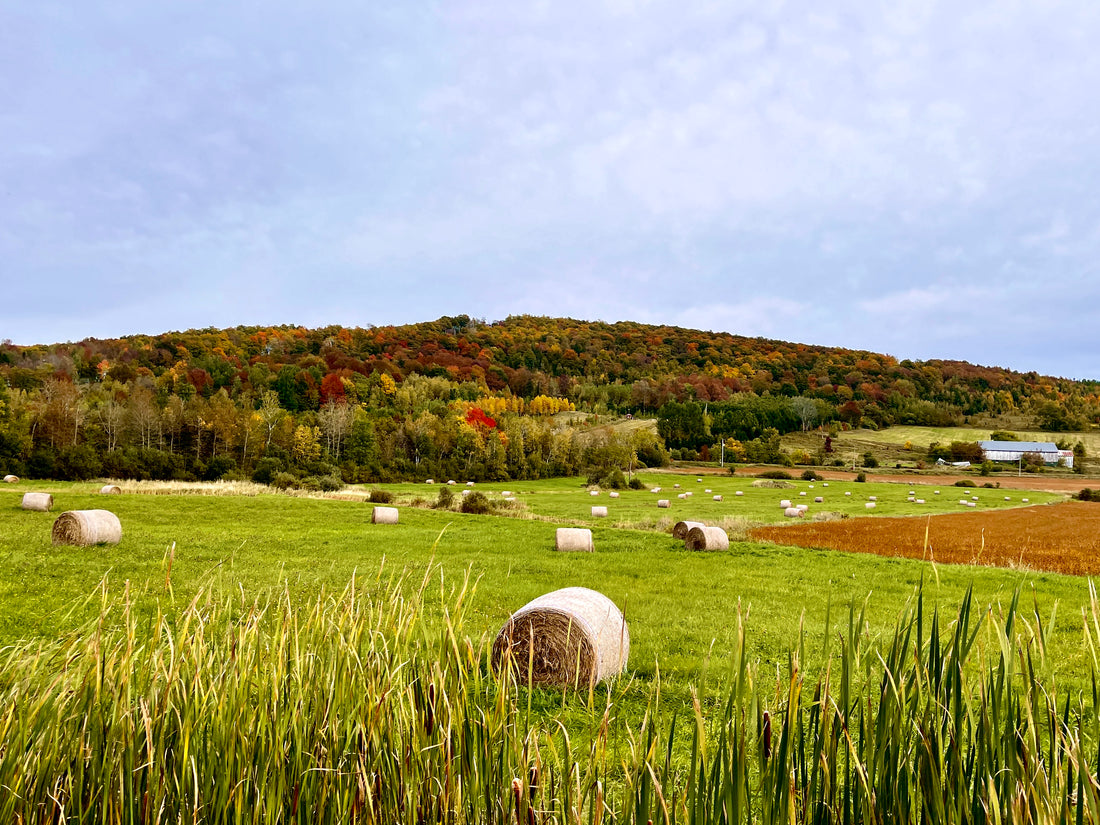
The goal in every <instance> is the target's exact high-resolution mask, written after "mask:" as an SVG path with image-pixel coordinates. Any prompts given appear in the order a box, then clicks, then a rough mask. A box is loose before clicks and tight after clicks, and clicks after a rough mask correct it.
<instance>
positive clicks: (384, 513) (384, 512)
mask: <svg viewBox="0 0 1100 825" xmlns="http://www.w3.org/2000/svg"><path fill="white" fill-rule="evenodd" d="M399 518H400V516H399V514H398V511H397V508H396V507H375V508H374V509H373V510H371V514H370V523H371V524H397V522H398V519H399Z"/></svg>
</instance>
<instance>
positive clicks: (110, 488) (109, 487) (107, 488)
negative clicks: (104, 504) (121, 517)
mask: <svg viewBox="0 0 1100 825" xmlns="http://www.w3.org/2000/svg"><path fill="white" fill-rule="evenodd" d="M121 493H122V488H121V487H119V486H118V485H117V484H104V485H103V486H102V487H100V488H99V494H100V495H101V496H117V495H120V494H121Z"/></svg>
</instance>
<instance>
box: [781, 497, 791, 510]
mask: <svg viewBox="0 0 1100 825" xmlns="http://www.w3.org/2000/svg"><path fill="white" fill-rule="evenodd" d="M790 506H791V500H790V499H789V498H785V499H783V500H782V501H780V502H779V509H780V510H786V509H787V508H788V507H790Z"/></svg>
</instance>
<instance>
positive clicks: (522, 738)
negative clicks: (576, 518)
mask: <svg viewBox="0 0 1100 825" xmlns="http://www.w3.org/2000/svg"><path fill="white" fill-rule="evenodd" d="M431 575H434V574H431ZM434 581H435V579H434V578H430V577H425V579H424V580H423V581H422V582H420V584H419V587H412V588H410V587H407V586H406V585H407V583H406V582H404V581H402V580H400V578H399V577H398V578H389V579H387V578H384V576H383V574H382V573H381V572H380V573H379V575H378V577H376V578H374V579H372V580H370V581H367V582H363V581H353V582H352V583H351V584H349V585H348V587H347V588H346V589H345V590H344V591H343V592H342V593H340V594H339V595H332V596H321V597H319V598H317V599H316V600H315V601H313V602H311V603H310V604H308V605H304V606H299V605H296V604H294V603H293V600H292V598H291V596H290V595H289V593H287V592H286V591H283V592H281V593H279V594H276V595H273V596H271V597H270V598H268V599H266V600H263V601H251V602H250V601H248V600H247V599H245V598H244V595H243V593H240V594H238V595H237V596H236V597H234V598H221V599H218V598H214V597H213V596H210V595H202V596H200V597H198V598H196V599H195V600H193V601H192V602H191V603H190V604H189V605H188V606H187V607H186V608H185V609H183V610H179V611H176V610H174V609H172V608H171V606H170V603H169V600H168V599H166V606H165V608H164V611H163V612H161V613H160V614H159V615H157V616H156V617H155V618H154V619H152V620H149V619H139V618H137V616H136V614H135V613H134V612H132V611H130V609H129V604H130V599H129V594H128V593H123V594H121V595H120V596H118V597H117V598H116V597H114V596H112V595H111V594H110V593H109V592H108V590H107V588H106V587H105V586H104V587H103V588H102V589H101V591H100V592H99V593H98V595H97V598H99V599H100V610H99V616H98V618H97V619H96V620H95V621H94V622H92V623H91V624H89V625H88V626H86V627H84V628H83V629H82V630H81V631H80V632H78V633H75V634H73V635H71V636H70V637H67V638H65V639H61V640H59V641H57V642H54V643H45V644H43V643H35V644H29V645H23V646H20V647H17V648H8V649H6V650H5V651H3V656H2V661H0V694H2V705H0V821H2V822H21V823H43V822H49V823H53V822H80V823H112V824H113V823H178V822H183V823H198V822H203V823H250V822H255V823H259V822H264V823H282V822H285V823H298V822H300V823H307V822H309V823H314V822H317V823H329V822H332V823H336V822H340V823H344V822H370V823H374V822H378V823H425V822H432V823H434V822H445V823H501V824H502V825H503V823H515V825H530V824H531V823H572V824H575V825H581V823H585V824H586V825H593V823H605V822H606V823H639V824H640V823H647V822H649V821H652V822H658V823H719V822H723V823H742V822H743V823H750V822H761V823H778V822H784V823H789V822H800V823H801V822H804V823H834V822H835V823H845V825H847V824H848V823H865V822H866V823H878V822H899V823H910V822H911V823H918V822H919V823H971V822H1009V821H1012V822H1092V821H1097V820H1098V819H1100V784H1098V783H1097V776H1096V774H1097V766H1098V764H1100V752H1098V750H1097V747H1098V742H1100V735H1098V733H1100V731H1098V728H1097V726H1098V724H1100V723H1098V720H1097V714H1096V708H1097V705H1098V702H1100V695H1098V691H1100V687H1098V686H1097V680H1096V673H1097V669H1098V664H1100V662H1098V656H1100V604H1098V601H1097V598H1096V594H1095V591H1093V592H1092V603H1091V609H1090V610H1087V611H1086V612H1085V615H1084V616H1083V619H1084V631H1083V632H1084V642H1085V644H1086V645H1087V647H1088V649H1089V650H1090V651H1091V654H1092V655H1091V660H1092V663H1091V670H1092V680H1091V684H1092V687H1091V690H1090V691H1087V692H1085V693H1082V694H1080V695H1077V696H1071V695H1068V694H1064V693H1062V692H1061V691H1060V690H1059V689H1058V686H1057V685H1056V684H1055V681H1054V678H1053V676H1052V675H1051V674H1052V669H1051V667H1050V664H1051V663H1050V662H1049V661H1048V658H1047V638H1048V634H1049V632H1050V628H1051V627H1052V625H1053V617H1048V618H1047V619H1043V618H1042V617H1041V616H1040V615H1039V614H1038V612H1037V610H1033V611H1031V613H1030V614H1028V613H1027V611H1025V610H1023V609H1022V608H1021V607H1020V604H1019V601H1018V597H1017V598H1013V599H1012V601H1011V602H1010V603H1009V604H1008V605H1007V606H1005V607H1004V608H1003V609H1001V608H996V609H993V608H990V609H987V610H985V611H978V610H977V609H976V608H975V606H974V604H973V600H972V598H971V597H970V595H969V594H967V596H966V597H965V599H964V600H963V602H962V604H961V605H960V607H959V610H958V614H957V616H956V617H955V618H954V619H953V620H952V621H950V622H947V623H945V622H944V621H943V620H942V619H941V616H940V615H939V613H938V611H932V612H931V615H926V612H925V609H924V604H923V600H922V598H921V596H920V594H919V593H918V594H917V595H916V596H915V598H914V599H913V600H912V602H911V603H910V604H909V605H908V606H907V607H906V608H905V610H904V611H903V613H902V614H901V616H900V617H899V619H898V622H897V624H896V627H895V630H894V632H893V635H892V637H890V638H887V639H884V640H880V641H877V640H874V639H871V638H870V636H869V634H868V629H867V624H866V622H865V620H864V607H863V606H858V605H857V606H853V607H851V608H850V609H849V611H848V615H847V621H846V622H842V623H841V626H840V630H839V631H838V632H836V633H835V636H834V635H833V634H830V635H829V636H827V637H826V638H825V639H824V640H822V642H821V647H820V648H817V647H815V648H813V649H811V650H810V651H809V658H812V659H814V660H815V661H820V662H822V664H821V665H820V666H819V667H816V668H815V672H814V673H813V674H812V675H808V674H806V673H805V672H804V671H803V667H802V664H801V663H802V662H804V661H807V645H808V644H810V640H808V639H806V638H805V637H803V639H802V641H801V643H800V645H799V647H798V649H797V650H795V651H792V652H791V654H790V656H789V659H788V663H787V666H786V668H785V669H782V670H781V672H778V673H765V672H763V671H761V669H760V668H758V667H757V666H756V665H755V664H754V663H753V662H752V661H750V660H749V658H748V656H747V655H746V647H745V639H746V631H745V623H744V622H742V620H741V617H740V616H739V615H738V616H736V617H735V618H734V620H735V621H736V622H737V628H738V644H737V645H736V646H735V650H734V653H733V655H732V657H731V659H730V661H729V663H728V665H729V666H728V669H726V668H723V669H722V671H723V672H722V673H720V674H718V675H717V677H716V676H715V674H714V673H713V672H712V673H710V674H705V675H704V676H703V677H702V678H701V680H700V682H699V684H698V685H697V687H696V688H695V689H694V691H693V694H692V699H693V701H692V709H691V710H690V711H689V712H687V713H679V712H670V711H668V710H666V709H665V708H663V707H662V700H661V695H660V694H661V685H660V678H659V676H658V677H657V678H656V679H655V680H654V682H653V685H652V690H651V694H650V697H649V703H648V707H647V709H646V711H645V712H644V714H643V716H642V718H640V719H639V718H637V717H636V716H635V717H634V718H627V717H628V715H629V714H627V713H626V712H625V711H624V707H623V704H622V702H621V701H620V700H621V696H622V692H621V691H620V690H619V688H614V687H613V688H610V689H608V688H598V689H594V690H593V689H590V690H588V691H582V692H581V693H580V694H575V693H573V692H572V691H571V690H567V691H561V692H554V691H541V690H540V691H527V690H526V689H524V688H522V687H519V686H517V685H516V684H515V683H514V682H513V681H511V680H510V678H509V677H508V676H507V675H506V674H507V673H509V672H511V669H510V668H505V669H504V670H503V671H502V673H504V674H505V675H503V676H501V677H497V676H496V675H494V674H492V672H491V671H490V669H489V667H488V661H489V641H490V640H488V639H486V638H484V637H482V638H478V639H470V638H468V637H467V636H466V635H465V633H464V631H463V628H464V620H465V614H466V611H467V610H468V608H469V605H470V603H471V601H473V599H474V597H475V588H474V587H473V586H472V585H471V584H470V582H469V581H468V580H466V581H463V582H462V583H460V584H459V585H458V586H457V587H456V588H454V589H453V590H451V591H445V590H444V588H443V586H442V584H440V585H439V588H440V589H439V592H438V593H436V590H435V588H436V584H430V582H434ZM410 593H411V594H412V595H408V594H410ZM517 666H518V667H523V666H524V663H517ZM563 706H570V707H571V708H572V709H573V710H577V709H578V708H579V709H580V710H579V713H573V714H571V716H570V719H571V720H572V721H573V723H574V726H575V729H574V730H572V731H570V730H567V729H566V727H565V726H564V725H563V724H561V723H560V722H558V721H556V718H555V710H554V709H555V708H559V709H560V708H561V707H563ZM578 718H579V719H581V720H585V721H583V722H582V723H581V726H582V727H583V728H584V729H583V730H579V729H576V720H577V719H578Z"/></svg>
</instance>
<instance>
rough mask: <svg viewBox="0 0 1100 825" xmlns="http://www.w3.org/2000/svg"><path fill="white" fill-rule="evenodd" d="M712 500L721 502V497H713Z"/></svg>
mask: <svg viewBox="0 0 1100 825" xmlns="http://www.w3.org/2000/svg"><path fill="white" fill-rule="evenodd" d="M714 500H715V501H721V500H722V497H721V496H715V497H714Z"/></svg>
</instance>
